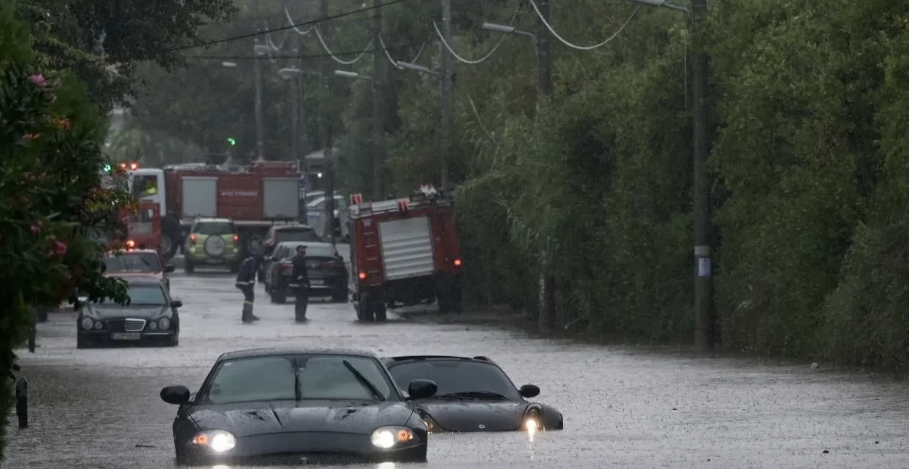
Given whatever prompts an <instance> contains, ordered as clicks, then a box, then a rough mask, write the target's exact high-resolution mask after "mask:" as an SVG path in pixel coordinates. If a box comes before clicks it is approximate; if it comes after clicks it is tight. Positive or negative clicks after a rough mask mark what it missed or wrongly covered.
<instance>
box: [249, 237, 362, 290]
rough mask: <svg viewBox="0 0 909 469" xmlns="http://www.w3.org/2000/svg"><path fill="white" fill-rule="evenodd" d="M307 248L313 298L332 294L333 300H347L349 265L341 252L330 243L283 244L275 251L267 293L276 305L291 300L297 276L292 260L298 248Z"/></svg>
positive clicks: (268, 273) (269, 270)
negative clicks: (294, 277) (293, 279)
mask: <svg viewBox="0 0 909 469" xmlns="http://www.w3.org/2000/svg"><path fill="white" fill-rule="evenodd" d="M301 244H302V245H305V246H306V270H307V273H308V274H309V294H310V296H328V295H331V299H332V301H337V302H343V301H347V280H348V279H347V266H346V265H345V264H344V259H343V258H341V255H340V254H338V250H337V249H336V248H335V247H334V246H332V245H331V244H329V243H295V242H289V243H281V244H279V245H278V247H277V248H275V250H274V255H272V256H271V258H270V262H269V265H268V271H267V272H266V274H265V291H266V292H268V294H269V296H270V297H271V301H272V303H284V302H285V301H287V295H288V292H291V291H293V290H292V287H291V286H290V284H291V282H290V276H291V274H292V273H293V265H292V264H291V258H292V257H293V256H294V255H295V254H296V252H297V246H299V245H301Z"/></svg>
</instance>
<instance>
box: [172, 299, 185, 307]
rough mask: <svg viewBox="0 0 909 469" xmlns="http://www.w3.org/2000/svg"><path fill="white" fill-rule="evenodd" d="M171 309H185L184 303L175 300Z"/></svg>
mask: <svg viewBox="0 0 909 469" xmlns="http://www.w3.org/2000/svg"><path fill="white" fill-rule="evenodd" d="M170 307H171V308H182V307H183V302H182V301H180V300H173V301H171V302H170Z"/></svg>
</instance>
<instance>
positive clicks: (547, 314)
mask: <svg viewBox="0 0 909 469" xmlns="http://www.w3.org/2000/svg"><path fill="white" fill-rule="evenodd" d="M537 7H538V8H539V9H540V14H541V15H542V16H543V17H544V18H546V21H549V0H537ZM534 42H535V43H536V44H535V45H536V53H537V88H538V92H539V96H540V98H544V97H545V96H547V95H549V90H550V70H551V63H552V56H551V55H550V44H551V42H550V41H549V30H548V29H547V28H546V25H545V24H543V21H542V20H541V21H540V25H539V30H538V31H537V34H536V38H535V40H534ZM539 101H542V99H540V100H538V105H539ZM550 249H551V248H550V247H549V246H546V247H545V248H544V249H543V252H542V253H541V255H540V270H539V272H538V274H539V275H538V282H539V283H538V285H539V302H538V308H539V317H538V319H539V323H538V327H539V329H540V330H541V331H550V330H552V328H553V326H554V325H555V319H556V314H555V279H554V278H553V276H552V273H551V272H550V262H551V260H550V257H551V256H552V252H550Z"/></svg>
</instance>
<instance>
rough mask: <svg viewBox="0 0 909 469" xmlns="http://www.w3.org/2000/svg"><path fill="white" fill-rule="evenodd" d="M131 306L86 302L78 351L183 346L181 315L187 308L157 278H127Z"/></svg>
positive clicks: (82, 306)
mask: <svg viewBox="0 0 909 469" xmlns="http://www.w3.org/2000/svg"><path fill="white" fill-rule="evenodd" d="M126 281H127V282H128V284H129V289H128V291H127V293H128V294H129V298H130V304H129V305H126V306H121V305H118V304H116V303H114V302H112V301H107V302H104V303H82V304H79V305H77V310H78V311H79V316H78V317H77V318H76V329H77V332H76V348H90V347H92V346H95V345H101V344H110V343H118V344H137V343H143V344H155V345H166V346H169V347H176V346H177V345H179V343H180V315H179V314H178V313H177V308H180V307H182V306H183V303H182V302H180V301H179V300H174V299H172V298H171V296H170V293H169V291H168V290H167V288H165V287H164V285H163V283H162V282H161V280H159V279H157V278H156V277H155V276H154V275H147V276H141V275H131V276H129V277H128V278H126Z"/></svg>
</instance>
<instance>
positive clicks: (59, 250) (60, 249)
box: [54, 241, 66, 257]
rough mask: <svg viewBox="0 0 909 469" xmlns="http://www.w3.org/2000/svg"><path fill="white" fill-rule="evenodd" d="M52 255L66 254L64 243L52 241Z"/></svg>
mask: <svg viewBox="0 0 909 469" xmlns="http://www.w3.org/2000/svg"><path fill="white" fill-rule="evenodd" d="M54 254H56V255H58V256H61V257H62V256H63V255H65V254H66V243H63V242H60V241H54Z"/></svg>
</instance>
